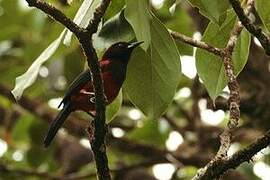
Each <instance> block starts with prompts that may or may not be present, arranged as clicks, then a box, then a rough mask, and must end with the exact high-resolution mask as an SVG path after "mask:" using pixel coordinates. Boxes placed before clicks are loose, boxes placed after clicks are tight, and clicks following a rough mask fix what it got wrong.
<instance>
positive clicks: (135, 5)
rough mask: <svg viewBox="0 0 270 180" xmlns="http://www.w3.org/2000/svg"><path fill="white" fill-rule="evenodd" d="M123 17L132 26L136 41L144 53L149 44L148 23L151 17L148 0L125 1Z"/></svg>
mask: <svg viewBox="0 0 270 180" xmlns="http://www.w3.org/2000/svg"><path fill="white" fill-rule="evenodd" d="M125 17H126V19H127V20H128V22H129V24H130V25H131V26H132V28H133V30H134V32H135V34H136V38H137V40H138V41H144V43H143V44H142V45H141V46H142V47H143V49H144V50H145V51H146V50H147V49H148V47H149V45H150V43H151V32H150V31H151V30H150V22H151V19H152V16H151V14H150V12H149V11H148V0H140V1H134V0H126V10H125Z"/></svg>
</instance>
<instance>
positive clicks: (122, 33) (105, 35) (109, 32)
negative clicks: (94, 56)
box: [93, 10, 135, 50]
mask: <svg viewBox="0 0 270 180" xmlns="http://www.w3.org/2000/svg"><path fill="white" fill-rule="evenodd" d="M134 38H135V35H134V32H133V30H132V28H131V26H130V25H129V24H128V22H127V20H126V19H125V16H124V10H122V11H121V12H119V13H118V14H116V15H115V16H114V17H112V18H111V19H109V20H108V21H106V23H105V24H104V25H103V27H102V29H101V30H100V31H99V33H98V35H97V36H95V37H94V38H93V44H94V47H95V48H97V49H98V50H105V49H107V48H108V47H109V46H111V45H112V44H114V43H116V42H119V41H126V42H128V41H131V40H132V39H134Z"/></svg>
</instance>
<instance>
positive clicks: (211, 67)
mask: <svg viewBox="0 0 270 180" xmlns="http://www.w3.org/2000/svg"><path fill="white" fill-rule="evenodd" d="M235 22H236V16H235V14H234V13H233V12H232V11H230V13H228V15H227V18H226V20H225V22H224V23H223V24H222V25H221V26H218V25H217V24H215V23H210V24H209V25H208V27H207V29H206V31H205V33H204V35H203V38H202V40H203V41H205V42H208V43H210V44H212V45H214V46H216V47H219V48H224V47H225V46H226V44H227V41H228V39H229V37H230V33H231V30H232V29H233V27H234V25H235ZM249 45H250V35H249V34H248V33H247V32H246V31H243V32H242V33H241V35H240V37H239V38H238V40H237V45H236V47H235V49H234V53H233V61H234V67H235V71H234V73H235V74H236V75H238V74H239V73H240V71H241V70H242V69H243V67H244V66H245V64H246V61H247V58H248V53H249ZM196 67H197V71H198V74H199V76H200V78H201V79H202V81H203V83H204V85H205V87H206V89H207V91H208V93H209V95H210V97H211V98H212V99H215V98H216V97H217V96H218V95H219V94H220V93H221V91H222V90H223V89H224V87H225V86H226V85H227V79H226V77H225V71H224V66H223V61H222V59H221V58H220V57H218V56H216V55H213V54H212V53H209V52H207V51H205V50H201V49H198V50H197V52H196Z"/></svg>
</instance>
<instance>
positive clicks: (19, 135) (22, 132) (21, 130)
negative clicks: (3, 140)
mask: <svg viewBox="0 0 270 180" xmlns="http://www.w3.org/2000/svg"><path fill="white" fill-rule="evenodd" d="M34 121H35V118H34V117H33V116H31V115H29V114H25V115H24V116H22V117H20V118H19V119H18V121H17V122H16V124H15V126H14V127H13V129H12V139H13V140H14V141H17V142H22V143H29V142H30V140H31V139H30V136H29V134H28V133H27V132H28V131H29V129H30V127H31V124H32V123H33V122H34Z"/></svg>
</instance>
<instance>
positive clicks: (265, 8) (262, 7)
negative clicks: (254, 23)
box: [255, 0, 270, 32]
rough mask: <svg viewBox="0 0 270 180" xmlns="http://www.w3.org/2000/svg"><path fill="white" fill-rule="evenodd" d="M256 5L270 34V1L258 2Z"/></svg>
mask: <svg viewBox="0 0 270 180" xmlns="http://www.w3.org/2000/svg"><path fill="white" fill-rule="evenodd" d="M255 5H256V9H257V11H258V13H259V15H260V17H261V19H262V22H263V24H264V26H265V27H266V28H267V30H268V32H270V8H269V7H270V1H269V0H256V1H255Z"/></svg>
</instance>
